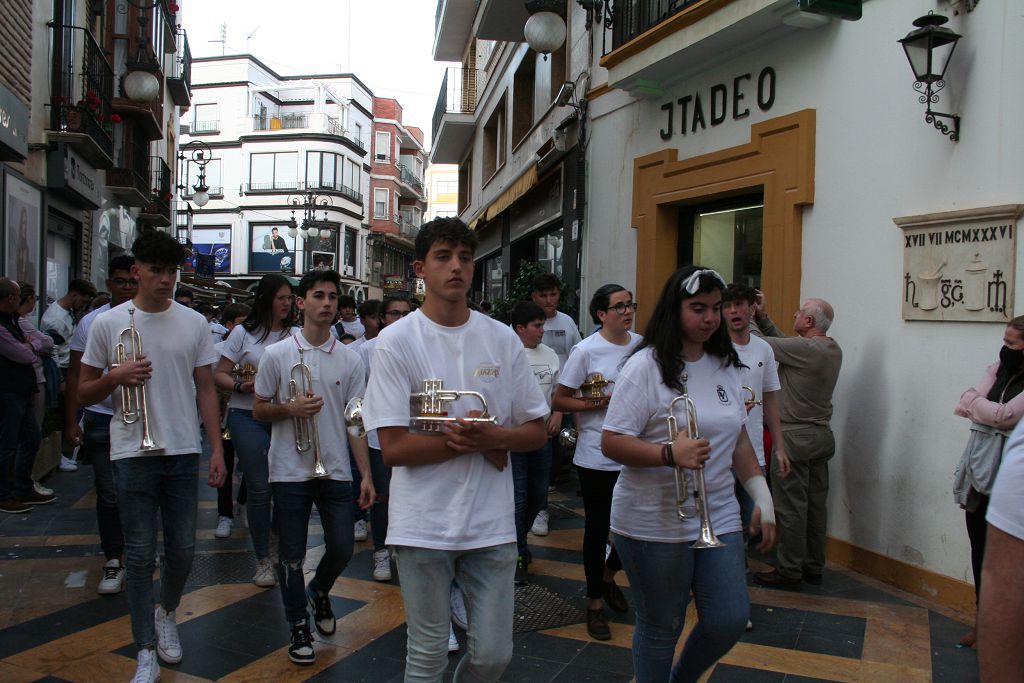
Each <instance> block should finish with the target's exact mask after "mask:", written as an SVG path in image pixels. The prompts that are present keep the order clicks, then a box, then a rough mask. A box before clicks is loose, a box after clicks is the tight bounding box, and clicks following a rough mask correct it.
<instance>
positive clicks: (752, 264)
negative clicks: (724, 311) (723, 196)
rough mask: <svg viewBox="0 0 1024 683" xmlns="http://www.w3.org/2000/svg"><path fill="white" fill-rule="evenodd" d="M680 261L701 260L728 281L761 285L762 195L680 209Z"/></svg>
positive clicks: (691, 261)
mask: <svg viewBox="0 0 1024 683" xmlns="http://www.w3.org/2000/svg"><path fill="white" fill-rule="evenodd" d="M679 222H680V235H679V236H680V239H679V263H680V264H684V263H699V264H700V265H702V266H705V267H707V268H713V269H715V270H717V271H718V272H719V273H721V275H722V277H723V278H724V279H725V281H726V282H739V283H742V284H745V285H749V286H751V287H755V288H758V289H760V288H761V261H762V236H763V226H764V199H763V198H762V196H761V195H755V196H749V197H744V198H740V199H730V200H728V202H717V203H711V204H704V205H700V206H695V207H692V208H690V207H687V209H686V210H684V211H680V214H679Z"/></svg>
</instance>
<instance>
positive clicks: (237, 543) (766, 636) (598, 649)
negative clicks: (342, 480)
mask: <svg viewBox="0 0 1024 683" xmlns="http://www.w3.org/2000/svg"><path fill="white" fill-rule="evenodd" d="M204 479H205V477H204ZM91 482H92V473H91V469H90V468H88V467H83V468H82V469H81V470H79V471H78V472H76V473H57V474H56V475H54V476H53V477H51V478H50V479H49V480H48V481H47V482H46V483H47V485H49V486H51V487H52V488H54V489H55V490H56V492H57V494H58V495H59V500H58V502H57V503H56V504H54V505H50V506H45V507H40V508H37V509H36V510H34V511H33V512H32V513H31V514H27V515H2V516H0V681H4V682H9V683H21V682H23V681H25V682H27V681H79V682H82V683H87V682H92V681H96V682H99V681H104V682H106V681H118V680H123V681H127V680H129V679H130V678H131V675H132V673H133V671H134V664H135V660H134V647H133V646H132V643H131V631H130V627H129V622H128V616H127V614H128V606H127V600H126V598H125V596H124V594H121V595H116V596H106V597H104V596H98V595H97V594H96V592H95V586H96V582H97V581H98V578H99V574H100V569H101V567H102V565H103V558H102V553H101V552H100V547H99V537H98V536H97V529H96V518H95V512H94V508H93V506H94V500H95V499H94V495H93V493H92V490H91ZM575 489H576V486H575V481H574V480H572V481H570V483H568V484H567V485H565V486H563V487H560V488H559V491H558V492H557V493H554V494H552V507H551V510H552V522H551V528H552V530H551V533H550V534H549V535H548V536H546V537H543V538H534V537H532V536H531V538H530V542H531V547H533V548H534V551H533V552H534V562H533V564H532V565H531V577H532V580H533V585H534V586H537V587H538V589H537V590H534V591H533V592H532V593H531V594H530V596H527V595H526V594H522V595H518V594H517V600H519V599H520V598H522V600H523V601H524V603H523V609H518V608H517V620H520V621H519V622H518V624H517V629H516V637H515V654H514V657H513V660H512V663H511V665H510V666H509V667H508V669H507V670H506V672H505V674H504V676H503V677H502V680H503V681H529V682H531V683H533V682H541V681H557V682H559V683H562V682H577V681H578V682H583V681H601V682H616V681H629V680H630V679H631V677H632V666H631V662H630V651H629V645H630V639H631V637H632V633H633V615H632V613H629V614H627V615H625V616H624V617H615V618H614V619H613V623H612V633H613V639H612V640H610V641H607V642H604V643H598V642H595V641H593V640H591V639H590V638H589V637H588V636H587V633H586V629H585V627H584V626H583V625H582V624H581V623H578V622H577V623H570V624H568V625H562V626H556V627H553V628H544V629H543V630H528V629H529V628H530V627H531V624H532V623H533V622H530V621H529V618H530V615H529V614H528V612H529V608H530V604H529V600H530V599H533V598H536V597H538V596H539V597H540V598H541V599H543V598H544V596H547V597H548V598H549V599H550V600H553V601H554V602H553V603H552V604H554V603H558V604H560V605H562V606H563V607H566V605H565V603H566V602H568V603H569V605H571V608H569V610H568V613H570V614H574V613H577V612H576V610H574V609H572V608H576V609H582V608H583V607H584V605H585V600H584V588H585V586H584V581H583V568H582V564H581V553H580V548H581V544H582V526H583V519H582V516H581V515H582V503H581V502H580V500H579V498H578V497H577V496H576V490H575ZM200 491H201V493H200V501H201V502H200V512H199V532H198V540H197V558H196V564H195V566H194V568H193V573H192V575H191V577H190V581H189V586H188V588H187V590H186V595H185V597H184V600H183V603H182V605H181V607H179V609H178V620H179V623H180V624H181V637H182V642H183V646H184V650H185V658H184V660H183V661H182V663H181V664H179V665H176V666H162V667H161V668H162V673H163V678H162V680H163V681H166V682H170V683H173V682H175V681H205V680H224V681H274V683H283V682H285V681H319V680H330V681H400V680H401V679H402V671H403V667H404V658H405V626H404V616H403V610H402V601H401V593H400V590H399V587H398V585H397V580H396V581H394V582H391V583H385V584H382V583H377V582H374V581H373V580H372V579H371V576H370V571H371V554H372V546H371V545H370V544H369V542H363V543H358V544H357V547H356V555H355V557H354V558H353V560H352V563H351V564H350V565H349V568H348V569H347V570H346V571H345V573H344V574H343V576H342V578H341V579H339V580H338V582H337V583H336V584H335V586H334V590H333V591H332V593H331V595H332V603H333V606H334V612H335V614H336V615H337V617H338V629H337V632H336V633H335V634H334V636H332V637H331V638H327V639H324V638H318V641H317V644H316V647H317V661H316V664H315V665H314V666H311V667H298V666H296V665H294V664H291V663H290V662H289V661H288V659H287V654H286V651H287V644H288V636H287V632H286V629H285V626H284V616H283V609H282V607H281V601H280V597H279V595H278V593H277V590H276V589H269V590H268V589H261V588H258V587H256V586H255V585H253V584H252V583H251V582H250V578H251V576H252V573H253V567H254V560H253V559H252V556H251V553H249V552H248V547H249V540H248V535H247V530H246V529H244V528H237V527H236V528H235V529H234V531H233V533H232V536H231V538H229V539H216V538H214V537H213V528H214V526H215V525H216V521H217V511H216V503H215V493H214V492H213V491H212V490H211V489H208V488H207V487H206V486H205V485H204V484H203V483H202V482H200ZM322 540H323V539H322V535H321V529H320V527H319V522H318V520H317V519H316V518H315V517H314V519H313V521H312V522H311V526H310V537H309V544H310V551H309V555H308V556H307V564H312V563H313V562H315V560H316V558H317V557H318V555H319V553H320V552H322ZM762 567H763V565H762V563H761V562H759V561H758V560H756V559H753V560H751V568H752V569H753V570H758V569H760V568H762ZM620 577H621V575H620ZM824 579H825V580H824V583H823V585H822V586H819V587H813V586H807V585H805V586H804V589H803V590H802V591H801V592H796V593H794V592H786V591H774V590H766V589H761V588H757V587H753V586H752V587H751V588H750V594H751V601H752V603H753V608H752V615H751V618H752V620H753V623H754V629H753V630H752V631H750V632H748V633H747V634H745V635H744V637H743V638H742V639H741V641H740V642H739V643H738V644H737V645H736V646H735V647H734V648H733V649H732V650H731V651H730V652H729V654H728V655H727V656H726V657H725V658H724V659H723V660H722V661H721V662H720V663H719V664H718V665H717V666H716V667H715V668H714V669H713V670H712V671H711V672H710V674H709V675H708V676H707V680H709V681H712V682H713V683H726V682H730V681H742V682H744V683H746V682H750V683H760V682H761V681H764V682H769V681H772V682H775V681H786V682H795V681H872V682H877V681H900V682H903V681H922V682H923V681H956V682H958V683H959V682H962V681H975V680H977V678H978V675H977V662H976V658H975V653H974V651H972V650H964V649H958V648H956V647H955V643H956V641H957V639H958V638H959V637H960V635H961V634H962V633H963V631H964V630H965V628H966V626H965V623H964V621H963V618H962V617H960V616H958V615H956V614H953V613H951V612H949V611H948V610H946V609H944V608H942V607H939V606H937V605H934V604H930V603H928V602H926V601H923V600H921V599H919V598H916V597H914V596H910V595H908V594H905V593H901V592H899V591H897V590H894V589H892V588H889V587H887V586H884V585H882V584H879V583H877V582H875V581H873V580H870V579H866V578H864V577H862V576H859V575H857V574H853V573H851V572H847V571H845V570H840V569H836V568H832V567H830V568H829V569H828V570H826V573H825V577H824ZM622 583H625V579H624V577H622V578H620V584H622ZM624 588H625V593H626V596H627V597H630V592H629V589H628V587H624ZM539 589H543V590H539ZM531 596H532V597H531ZM565 613H566V612H565V611H564V610H563V616H564V614H565ZM695 619H696V614H695V612H694V611H693V609H692V607H691V610H690V613H689V615H688V617H687V631H688V630H689V629H690V628H692V625H693V623H694V621H695ZM564 622H565V619H563V621H562V623H564ZM534 625H535V624H534ZM540 625H541V626H543V625H544V624H540ZM459 635H460V639H462V640H463V641H464V634H461V633H460V634H459ZM684 637H685V634H684ZM458 656H459V655H454V656H452V658H451V661H450V663H449V664H450V665H449V674H448V675H447V677H446V680H450V679H451V675H450V672H451V671H452V670H454V667H455V664H456V663H457V661H458Z"/></svg>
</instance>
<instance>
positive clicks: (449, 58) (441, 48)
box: [433, 0, 522, 62]
mask: <svg viewBox="0 0 1024 683" xmlns="http://www.w3.org/2000/svg"><path fill="white" fill-rule="evenodd" d="M501 1H502V2H506V1H507V0H501ZM479 5H480V0H437V10H436V11H435V13H434V51H433V56H434V61H435V62H457V61H459V60H461V59H462V53H463V51H464V50H465V48H466V44H467V43H468V42H469V40H470V38H471V37H472V32H473V19H474V18H475V17H476V12H477V7H478V6H479ZM519 39H520V40H522V36H521V34H520V38H519Z"/></svg>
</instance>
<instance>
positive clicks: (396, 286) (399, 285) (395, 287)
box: [381, 275, 409, 292]
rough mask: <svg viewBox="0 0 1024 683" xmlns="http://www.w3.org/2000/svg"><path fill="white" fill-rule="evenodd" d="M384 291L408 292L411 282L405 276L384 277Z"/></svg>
mask: <svg viewBox="0 0 1024 683" xmlns="http://www.w3.org/2000/svg"><path fill="white" fill-rule="evenodd" d="M381 281H382V282H383V289H384V291H385V292H407V291H409V282H408V281H407V280H406V279H405V276H403V275H382V276H381Z"/></svg>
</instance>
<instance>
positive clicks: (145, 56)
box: [117, 0, 160, 102]
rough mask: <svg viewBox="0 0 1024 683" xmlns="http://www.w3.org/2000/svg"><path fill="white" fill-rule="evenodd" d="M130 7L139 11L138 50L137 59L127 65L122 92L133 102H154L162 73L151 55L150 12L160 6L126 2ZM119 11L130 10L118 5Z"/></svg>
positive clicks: (125, 11)
mask: <svg viewBox="0 0 1024 683" xmlns="http://www.w3.org/2000/svg"><path fill="white" fill-rule="evenodd" d="M124 2H127V3H128V4H129V5H131V6H132V7H134V8H135V9H137V10H139V16H138V22H139V38H138V41H137V44H138V50H137V51H136V53H135V58H134V59H132V60H130V61H128V63H127V64H126V65H125V66H126V67H127V69H128V71H127V73H126V74H125V76H124V80H123V82H122V90H123V92H124V94H125V96H127V97H128V99H130V100H132V101H133V102H152V101H153V100H154V99H156V97H157V96H158V95H159V94H160V79H159V78H157V76H156V74H157V73H158V72H159V71H160V65H159V64H158V63H157V62H156V60H155V59H153V57H152V56H151V55H150V53H149V50H148V48H149V32H148V31H147V27H148V26H149V10H152V9H153V8H154V7H156V6H157V5H159V4H160V0H156V1H155V2H139V0H124ZM117 11H118V12H122V13H127V12H128V8H127V7H126V6H125V5H123V4H120V3H118V5H117Z"/></svg>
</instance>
